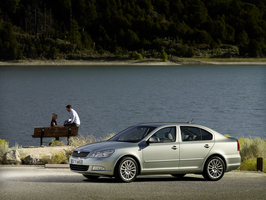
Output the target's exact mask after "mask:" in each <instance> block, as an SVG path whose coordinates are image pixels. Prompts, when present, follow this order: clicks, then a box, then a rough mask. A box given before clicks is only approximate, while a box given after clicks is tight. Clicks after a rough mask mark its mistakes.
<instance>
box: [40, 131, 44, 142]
mask: <svg viewBox="0 0 266 200" xmlns="http://www.w3.org/2000/svg"><path fill="white" fill-rule="evenodd" d="M43 136H44V129H42V135H41V145H40V146H42V138H43Z"/></svg>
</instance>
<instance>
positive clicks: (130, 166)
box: [115, 157, 138, 183]
mask: <svg viewBox="0 0 266 200" xmlns="http://www.w3.org/2000/svg"><path fill="white" fill-rule="evenodd" d="M137 175H138V165H137V163H136V161H135V160H134V159H133V158H131V157H125V158H123V159H122V160H121V161H120V162H119V163H118V166H117V168H116V175H115V177H116V179H117V180H119V181H124V182H127V183H129V182H132V181H134V180H135V179H136V178H137Z"/></svg>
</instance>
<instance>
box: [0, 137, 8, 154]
mask: <svg viewBox="0 0 266 200" xmlns="http://www.w3.org/2000/svg"><path fill="white" fill-rule="evenodd" d="M6 152H8V143H7V142H6V141H5V140H2V139H0V157H3V156H4V154H5V153H6Z"/></svg>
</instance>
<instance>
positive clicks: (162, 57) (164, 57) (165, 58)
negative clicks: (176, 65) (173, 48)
mask: <svg viewBox="0 0 266 200" xmlns="http://www.w3.org/2000/svg"><path fill="white" fill-rule="evenodd" d="M161 59H162V60H163V62H167V60H168V56H167V53H166V52H165V51H164V49H162V51H161Z"/></svg>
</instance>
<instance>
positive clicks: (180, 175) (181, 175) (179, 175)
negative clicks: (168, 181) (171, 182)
mask: <svg viewBox="0 0 266 200" xmlns="http://www.w3.org/2000/svg"><path fill="white" fill-rule="evenodd" d="M171 175H172V176H173V177H176V178H183V177H184V176H185V175H186V174H171Z"/></svg>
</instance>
